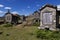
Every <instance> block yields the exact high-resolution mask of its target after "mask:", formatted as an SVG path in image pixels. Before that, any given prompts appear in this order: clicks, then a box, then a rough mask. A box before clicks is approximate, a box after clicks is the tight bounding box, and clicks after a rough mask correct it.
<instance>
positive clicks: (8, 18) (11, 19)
mask: <svg viewBox="0 0 60 40" xmlns="http://www.w3.org/2000/svg"><path fill="white" fill-rule="evenodd" d="M19 18H20V17H19V16H18V15H17V14H11V12H10V11H9V10H8V12H7V13H6V14H5V15H4V20H5V23H12V24H17V23H18V20H19Z"/></svg>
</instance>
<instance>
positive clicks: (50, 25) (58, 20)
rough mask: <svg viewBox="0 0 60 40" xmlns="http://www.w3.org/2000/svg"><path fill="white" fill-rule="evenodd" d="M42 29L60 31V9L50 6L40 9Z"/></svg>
mask: <svg viewBox="0 0 60 40" xmlns="http://www.w3.org/2000/svg"><path fill="white" fill-rule="evenodd" d="M40 29H49V30H56V29H60V7H59V6H53V5H50V4H46V5H44V6H43V7H42V8H41V9H40Z"/></svg>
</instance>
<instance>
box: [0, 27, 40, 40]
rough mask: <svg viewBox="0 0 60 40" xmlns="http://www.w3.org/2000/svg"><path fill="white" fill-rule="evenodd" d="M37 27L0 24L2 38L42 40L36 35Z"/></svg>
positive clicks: (0, 36)
mask: <svg viewBox="0 0 60 40" xmlns="http://www.w3.org/2000/svg"><path fill="white" fill-rule="evenodd" d="M35 30H37V27H35V26H32V27H24V28H23V27H19V28H16V27H3V26H0V32H3V33H2V34H0V40H40V39H37V38H36V36H35V35H34V32H35Z"/></svg>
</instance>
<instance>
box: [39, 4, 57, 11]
mask: <svg viewBox="0 0 60 40" xmlns="http://www.w3.org/2000/svg"><path fill="white" fill-rule="evenodd" d="M45 7H50V8H54V9H57V6H54V5H51V4H46V5H44V6H42V8H41V9H39V10H40V11H41V10H43V9H44V8H45Z"/></svg>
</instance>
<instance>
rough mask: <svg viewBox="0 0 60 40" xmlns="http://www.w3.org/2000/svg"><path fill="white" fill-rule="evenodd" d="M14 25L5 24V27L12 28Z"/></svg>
mask: <svg viewBox="0 0 60 40" xmlns="http://www.w3.org/2000/svg"><path fill="white" fill-rule="evenodd" d="M12 26H13V25H12V24H10V23H7V24H4V25H3V27H12Z"/></svg>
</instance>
